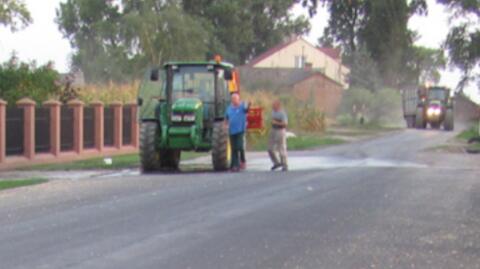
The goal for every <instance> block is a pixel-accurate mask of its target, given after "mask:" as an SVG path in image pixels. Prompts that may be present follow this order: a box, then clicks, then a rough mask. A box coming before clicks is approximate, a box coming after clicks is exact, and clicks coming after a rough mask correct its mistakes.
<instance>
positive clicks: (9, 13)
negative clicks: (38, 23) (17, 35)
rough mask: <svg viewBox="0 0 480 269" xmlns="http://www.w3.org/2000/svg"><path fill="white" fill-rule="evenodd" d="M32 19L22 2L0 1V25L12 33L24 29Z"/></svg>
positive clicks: (17, 0)
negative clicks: (8, 28)
mask: <svg viewBox="0 0 480 269" xmlns="http://www.w3.org/2000/svg"><path fill="white" fill-rule="evenodd" d="M31 22H32V17H31V16H30V12H29V11H28V9H27V7H26V6H25V3H24V2H23V1H22V0H1V1H0V25H3V26H6V27H10V30H11V31H12V32H14V31H17V30H19V29H21V28H23V27H26V26H27V25H29V24H30V23H31Z"/></svg>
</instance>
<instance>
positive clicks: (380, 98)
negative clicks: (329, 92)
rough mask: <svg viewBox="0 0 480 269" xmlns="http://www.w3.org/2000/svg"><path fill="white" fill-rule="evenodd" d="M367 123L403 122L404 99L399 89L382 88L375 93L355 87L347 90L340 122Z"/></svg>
mask: <svg viewBox="0 0 480 269" xmlns="http://www.w3.org/2000/svg"><path fill="white" fill-rule="evenodd" d="M361 118H363V120H364V121H365V123H369V124H382V125H395V124H397V123H398V124H400V123H401V122H402V100H401V95H400V92H399V91H398V90H394V89H389V88H385V89H381V90H379V91H377V92H375V93H373V92H372V91H369V90H366V89H358V88H353V89H349V90H347V91H345V94H344V96H343V99H342V104H341V114H340V116H339V117H338V118H337V120H338V121H339V123H340V124H352V123H358V122H359V121H360V119H361Z"/></svg>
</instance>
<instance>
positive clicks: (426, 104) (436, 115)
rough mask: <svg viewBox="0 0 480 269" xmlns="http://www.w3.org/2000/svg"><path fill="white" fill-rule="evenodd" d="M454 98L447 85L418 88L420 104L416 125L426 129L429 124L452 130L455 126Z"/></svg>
mask: <svg viewBox="0 0 480 269" xmlns="http://www.w3.org/2000/svg"><path fill="white" fill-rule="evenodd" d="M453 114H454V110H453V100H452V98H451V97H450V89H448V88H445V87H438V86H434V87H422V88H420V89H419V90H418V104H417V109H416V115H415V127H416V128H418V129H425V128H426V127H427V124H428V125H430V127H431V128H433V129H440V127H441V126H442V125H443V129H444V130H446V131H451V130H453V128H454V119H453Z"/></svg>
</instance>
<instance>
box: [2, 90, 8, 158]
mask: <svg viewBox="0 0 480 269" xmlns="http://www.w3.org/2000/svg"><path fill="white" fill-rule="evenodd" d="M6 107H7V102H5V101H4V100H2V99H0V163H2V162H4V161H5V156H6V152H7V143H6V140H7V134H6V131H5V130H6V128H7V113H6Z"/></svg>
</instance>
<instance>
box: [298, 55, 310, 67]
mask: <svg viewBox="0 0 480 269" xmlns="http://www.w3.org/2000/svg"><path fill="white" fill-rule="evenodd" d="M306 61H307V57H305V56H295V68H304V67H305V62H306Z"/></svg>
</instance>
